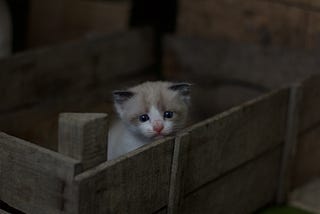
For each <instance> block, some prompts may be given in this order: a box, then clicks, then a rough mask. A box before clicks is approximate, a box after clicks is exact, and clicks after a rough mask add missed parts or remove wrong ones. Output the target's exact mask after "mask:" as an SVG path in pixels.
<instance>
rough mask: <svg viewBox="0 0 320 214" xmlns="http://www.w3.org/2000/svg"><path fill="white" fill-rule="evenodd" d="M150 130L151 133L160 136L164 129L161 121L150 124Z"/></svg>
mask: <svg viewBox="0 0 320 214" xmlns="http://www.w3.org/2000/svg"><path fill="white" fill-rule="evenodd" d="M152 128H153V131H155V132H156V133H157V134H160V133H161V131H162V130H163V128H164V126H163V123H162V121H154V122H153V123H152Z"/></svg>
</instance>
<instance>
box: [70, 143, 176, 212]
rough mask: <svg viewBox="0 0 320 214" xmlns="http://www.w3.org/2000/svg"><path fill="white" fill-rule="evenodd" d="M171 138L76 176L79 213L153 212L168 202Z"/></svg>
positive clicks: (171, 150)
mask: <svg viewBox="0 0 320 214" xmlns="http://www.w3.org/2000/svg"><path fill="white" fill-rule="evenodd" d="M173 145H174V141H173V139H166V140H163V141H160V142H155V143H152V144H149V145H147V146H144V147H142V148H140V149H138V150H136V151H134V152H131V153H129V154H127V155H126V156H123V157H120V158H118V159H115V160H111V161H107V162H105V163H103V164H101V165H99V166H97V167H96V168H94V169H92V170H88V171H86V172H84V173H82V174H80V175H78V176H77V177H76V178H75V179H76V185H77V186H78V187H77V190H76V191H77V192H78V193H79V197H80V201H79V205H80V206H79V209H78V211H79V213H80V214H87V213H88V214H89V213H153V212H155V211H157V210H159V209H161V208H163V207H164V206H166V205H167V202H168V194H169V182H170V170H171V162H172V153H173Z"/></svg>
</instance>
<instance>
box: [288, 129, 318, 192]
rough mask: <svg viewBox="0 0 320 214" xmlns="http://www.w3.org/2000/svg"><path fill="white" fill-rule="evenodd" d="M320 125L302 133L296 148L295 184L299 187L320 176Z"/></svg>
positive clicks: (294, 185)
mask: <svg viewBox="0 0 320 214" xmlns="http://www.w3.org/2000/svg"><path fill="white" fill-rule="evenodd" d="M319 139H320V127H317V128H313V129H312V130H310V131H309V132H307V133H305V134H303V135H300V136H299V139H298V140H299V141H298V145H297V148H296V153H297V154H296V160H295V165H294V174H293V186H292V188H295V187H299V186H301V185H303V184H304V183H306V182H309V181H311V180H313V179H315V178H317V177H320V164H319V161H320V144H319Z"/></svg>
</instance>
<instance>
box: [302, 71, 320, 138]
mask: <svg viewBox="0 0 320 214" xmlns="http://www.w3.org/2000/svg"><path fill="white" fill-rule="evenodd" d="M301 85H302V100H301V103H302V105H301V114H300V123H301V124H300V132H304V131H305V130H307V129H312V127H313V126H317V125H318V124H319V123H320V112H319V109H320V87H319V85H320V75H313V76H310V77H309V78H307V79H306V80H304V81H303V82H302V83H301Z"/></svg>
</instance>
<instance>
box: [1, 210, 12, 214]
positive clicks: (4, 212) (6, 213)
mask: <svg viewBox="0 0 320 214" xmlns="http://www.w3.org/2000/svg"><path fill="white" fill-rule="evenodd" d="M0 214H10V213H8V212H6V211H4V210H2V209H0Z"/></svg>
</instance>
